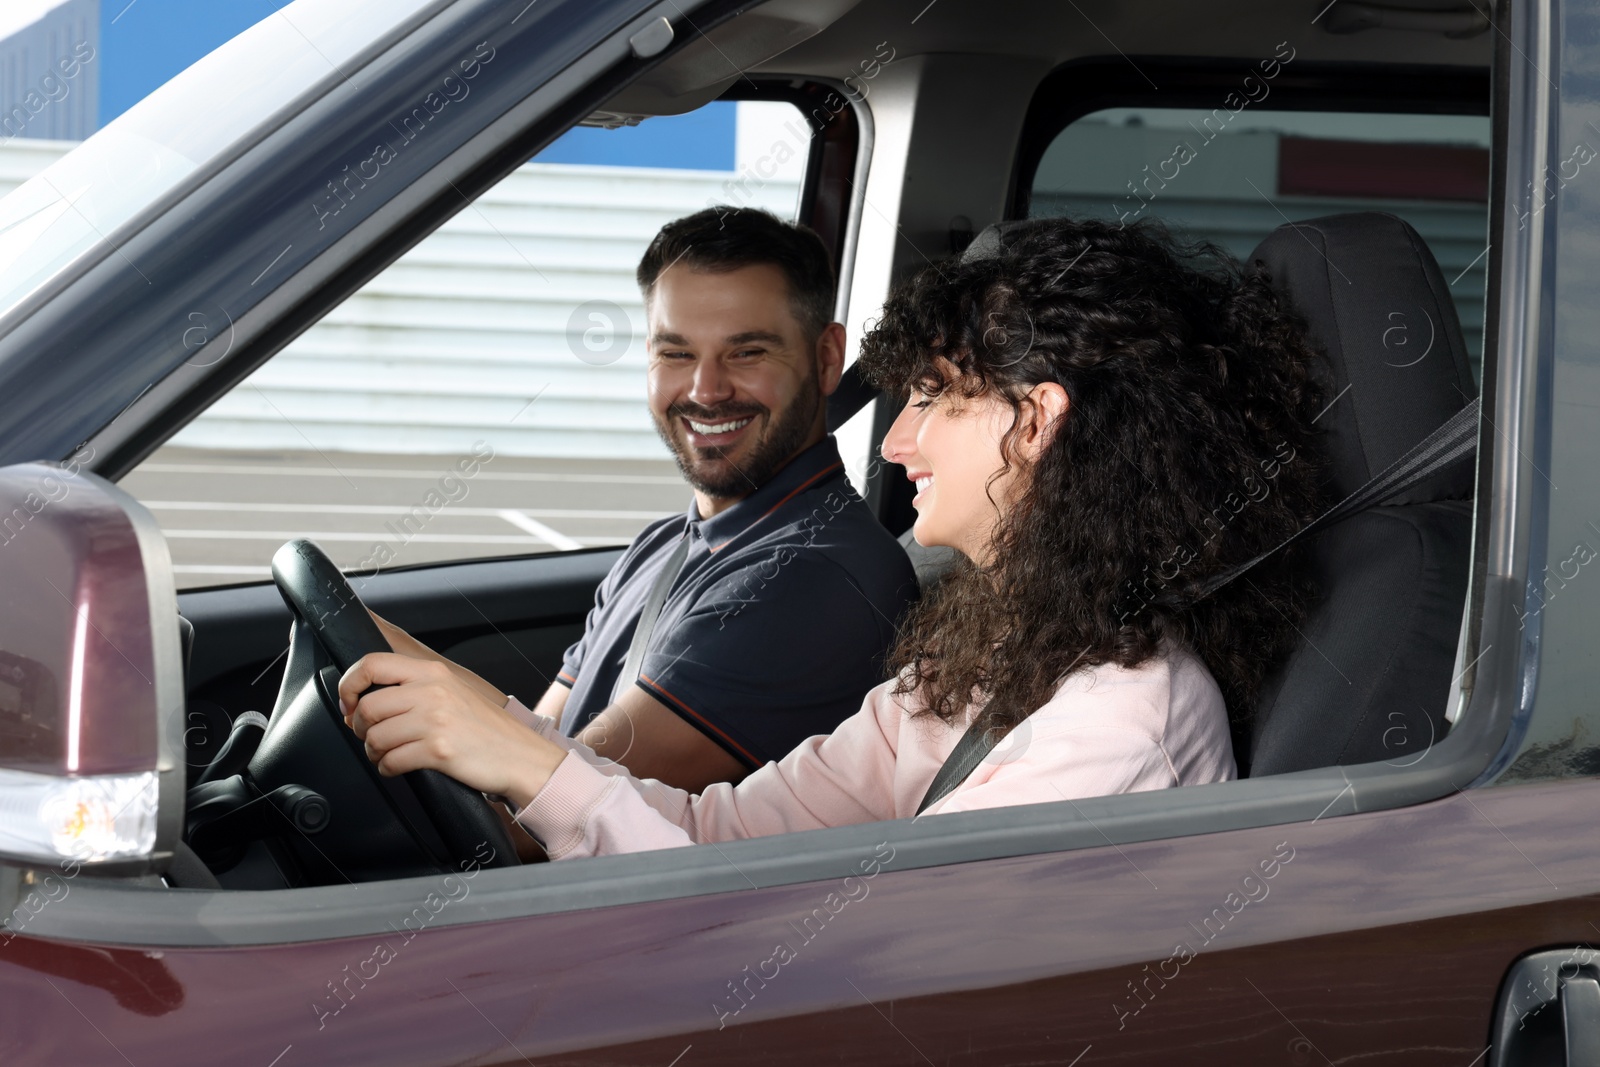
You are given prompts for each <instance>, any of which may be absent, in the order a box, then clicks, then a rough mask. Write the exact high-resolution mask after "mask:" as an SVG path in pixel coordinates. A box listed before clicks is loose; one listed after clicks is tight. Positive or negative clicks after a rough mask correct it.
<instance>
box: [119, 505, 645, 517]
mask: <svg viewBox="0 0 1600 1067" xmlns="http://www.w3.org/2000/svg"><path fill="white" fill-rule="evenodd" d="M140 503H141V504H143V505H144V506H145V507H147V508H149V509H151V510H152V511H263V512H271V513H273V514H283V513H289V514H294V513H297V512H307V513H310V514H317V515H387V516H389V517H390V518H395V519H399V518H403V517H404V516H405V514H406V511H407V508H406V507H405V506H402V505H396V504H285V503H271V504H245V503H233V502H231V501H221V500H141V501H140ZM415 506H417V507H423V505H421V504H418V505H415ZM425 510H426V509H425ZM505 510H506V509H504V508H476V507H473V508H469V507H462V506H461V505H458V504H447V505H445V506H444V507H440V508H436V509H433V511H432V513H433V514H440V515H465V516H470V517H474V518H488V517H494V518H503V517H504V516H503V515H502V514H501V513H502V512H503V511H505ZM518 510H520V511H521V513H522V514H524V515H531V516H534V517H536V518H542V519H646V520H648V519H659V518H661V517H662V516H663V515H665V514H668V513H667V512H664V511H622V510H614V509H612V510H608V509H603V508H521V509H518Z"/></svg>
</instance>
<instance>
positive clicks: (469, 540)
mask: <svg viewBox="0 0 1600 1067" xmlns="http://www.w3.org/2000/svg"><path fill="white" fill-rule="evenodd" d="M161 532H162V533H163V534H165V535H166V537H167V539H168V540H185V541H194V540H215V541H289V540H292V539H294V538H296V537H309V538H311V539H312V540H313V541H359V542H361V543H363V544H371V543H373V542H376V541H386V540H388V539H389V538H388V537H387V536H386V535H383V534H378V533H349V532H347V531H342V530H325V531H322V532H320V533H308V532H306V531H304V530H162V531H161ZM413 541H420V542H422V543H424V544H434V545H451V544H460V545H540V544H545V543H547V542H545V541H543V540H542V539H540V538H536V537H527V536H522V537H516V536H513V535H511V534H425V533H419V534H412V535H411V536H410V537H408V538H406V541H405V543H406V544H410V543H411V542H413ZM572 547H573V548H579V547H581V546H580V545H578V544H573V545H572Z"/></svg>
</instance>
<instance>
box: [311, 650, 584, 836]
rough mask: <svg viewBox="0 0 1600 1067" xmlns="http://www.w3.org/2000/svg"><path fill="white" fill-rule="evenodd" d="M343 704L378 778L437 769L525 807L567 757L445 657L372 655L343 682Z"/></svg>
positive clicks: (359, 664) (345, 677)
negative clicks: (445, 659) (487, 694)
mask: <svg viewBox="0 0 1600 1067" xmlns="http://www.w3.org/2000/svg"><path fill="white" fill-rule="evenodd" d="M375 685H377V686H383V687H384V688H382V689H374V690H372V692H369V693H368V692H366V691H367V690H368V689H371V687H372V686H375ZM362 693H366V695H365V696H362V695H361V694H362ZM339 706H340V710H341V711H342V712H343V713H344V719H345V723H346V724H347V725H348V726H349V727H350V728H351V729H352V730H354V731H355V733H356V736H357V737H359V738H361V739H362V741H364V742H365V743H366V748H367V757H368V758H369V759H371V760H372V761H373V762H374V763H376V764H377V765H378V771H379V773H381V774H384V775H397V774H404V773H406V772H407V771H414V770H419V769H423V768H431V769H433V770H437V771H442V772H444V773H445V774H447V775H449V776H450V777H452V778H454V779H456V780H457V781H458V782H461V783H463V784H464V785H468V786H471V787H472V788H473V789H477V790H479V791H480V792H484V793H497V794H500V795H501V796H503V797H505V798H506V799H507V800H509V801H510V802H511V803H512V804H514V805H515V806H516V807H517V808H518V809H521V808H523V807H525V806H526V805H527V804H528V802H529V801H531V800H532V799H533V798H534V797H535V796H537V795H538V793H539V790H540V789H542V788H544V783H545V782H547V781H548V780H549V779H550V775H551V774H553V773H554V772H555V769H556V766H557V765H558V764H559V763H560V762H561V760H562V759H563V758H564V757H565V755H566V753H565V752H564V751H563V750H562V749H561V748H560V746H558V745H554V744H551V743H550V742H549V741H546V740H545V739H544V738H542V737H540V736H539V735H538V734H537V733H535V732H534V731H533V730H530V729H528V727H526V726H524V725H523V724H522V723H520V722H518V721H516V720H515V719H514V718H512V717H511V715H509V714H508V713H507V712H506V710H505V709H504V708H503V707H499V706H496V705H495V704H494V703H493V702H492V701H491V700H490V699H489V698H488V697H486V696H485V695H484V694H483V692H482V691H481V690H479V689H478V688H477V687H475V686H473V685H472V684H471V683H470V682H468V681H467V680H465V679H463V678H462V677H461V676H460V675H458V674H457V673H456V672H455V671H453V670H452V669H451V667H450V665H449V664H448V663H447V662H444V661H442V660H423V659H415V658H412V657H410V656H405V655H400V654H397V653H393V652H371V653H368V654H367V655H365V656H363V657H361V659H359V660H357V661H356V662H355V663H354V664H353V665H352V666H351V667H350V669H349V670H348V671H346V672H345V673H344V677H343V678H341V679H340V680H339Z"/></svg>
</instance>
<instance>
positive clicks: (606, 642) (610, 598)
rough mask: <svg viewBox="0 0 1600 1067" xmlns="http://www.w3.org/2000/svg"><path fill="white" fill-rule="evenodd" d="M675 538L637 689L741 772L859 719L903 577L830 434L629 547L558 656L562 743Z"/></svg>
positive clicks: (903, 594) (907, 574)
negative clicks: (705, 510)
mask: <svg viewBox="0 0 1600 1067" xmlns="http://www.w3.org/2000/svg"><path fill="white" fill-rule="evenodd" d="M685 536H687V537H689V538H690V539H691V540H690V546H689V554H688V557H687V559H686V560H685V562H684V566H683V570H682V572H681V573H680V574H679V575H678V578H677V580H676V581H675V582H674V583H673V585H672V589H671V591H670V592H669V593H668V595H667V599H666V602H665V604H664V605H663V606H662V610H661V616H660V618H659V620H658V621H657V623H656V628H655V631H654V632H653V633H652V634H651V637H650V646H649V648H648V649H647V650H646V652H645V657H644V663H643V666H642V668H641V670H640V672H639V679H638V682H637V684H638V685H639V686H641V687H642V688H643V689H644V690H645V692H647V693H649V694H650V695H651V696H653V697H655V699H656V700H658V701H660V702H661V703H662V704H663V705H665V706H666V707H668V708H671V709H672V710H673V711H675V712H677V714H678V715H680V716H682V718H683V719H684V720H685V721H686V722H688V723H690V724H691V725H693V726H694V727H695V728H696V729H698V730H700V731H701V732H702V733H704V734H705V735H706V736H707V737H709V738H711V739H712V740H713V741H715V742H716V743H717V744H718V745H720V746H722V748H724V749H725V750H727V751H728V752H729V753H730V754H732V755H733V756H734V758H736V759H738V760H739V761H740V762H741V763H743V764H744V765H745V766H747V767H749V768H752V769H754V768H756V767H759V766H761V765H762V764H763V763H766V762H767V761H769V760H776V759H780V758H782V757H783V756H784V755H786V754H787V753H788V752H789V750H790V749H792V748H794V747H795V746H796V745H798V744H799V743H800V742H801V741H804V740H805V739H806V738H808V737H810V736H812V735H813V734H822V733H828V732H830V731H832V730H833V728H834V727H835V726H837V725H839V723H840V722H842V721H843V720H844V719H845V718H847V717H848V716H850V715H853V714H854V713H855V712H856V711H858V710H860V708H861V701H862V699H863V698H864V697H865V696H866V693H867V690H869V689H871V688H872V687H873V686H875V685H877V684H878V683H879V682H881V681H883V679H884V677H885V672H884V662H883V658H884V654H885V653H886V652H887V650H888V647H889V644H890V642H891V641H892V640H893V639H894V634H895V627H896V625H897V624H898V623H899V621H900V616H901V614H902V613H903V612H904V611H905V609H906V608H907V607H908V606H909V605H910V603H911V601H912V600H913V599H914V598H915V596H916V592H917V579H916V573H915V571H913V569H912V566H911V562H910V560H909V558H908V557H907V556H906V553H905V550H904V549H903V548H901V547H900V545H899V544H898V543H897V542H896V541H895V539H894V538H893V537H891V536H890V535H889V532H888V531H887V530H885V529H884V528H883V527H882V526H881V525H879V523H878V521H877V520H876V519H875V518H873V516H872V513H871V512H870V511H869V510H868V509H867V506H866V504H865V503H864V502H863V501H862V500H861V498H860V497H859V496H857V495H856V493H855V491H854V490H853V489H852V488H851V487H850V483H849V481H848V480H847V479H846V478H845V474H844V463H843V462H842V461H841V460H840V458H839V449H838V446H837V445H836V444H835V442H834V439H833V437H832V436H829V437H826V438H824V439H823V440H822V441H819V442H818V443H817V444H815V445H813V446H812V447H810V448H808V449H806V450H805V451H804V452H801V453H800V454H799V455H798V456H796V457H795V458H794V459H792V460H790V461H789V463H788V464H787V465H785V466H784V467H783V469H782V470H780V471H779V472H778V473H777V474H776V475H774V476H773V478H772V480H771V481H769V482H767V484H765V485H763V486H761V488H759V489H757V490H756V491H755V492H753V493H751V494H750V495H749V496H747V497H745V498H744V499H743V500H741V501H739V502H738V503H736V504H734V505H733V506H732V507H730V508H728V509H726V510H724V511H722V512H720V513H718V514H717V515H715V516H713V517H711V518H709V519H702V518H700V515H699V512H698V511H697V509H696V508H695V505H694V502H693V501H691V502H690V504H689V511H688V514H687V515H674V516H670V517H668V518H664V519H660V520H658V521H656V522H653V523H651V524H650V525H649V526H648V527H646V528H645V529H644V531H643V532H642V533H640V534H639V536H638V537H637V538H635V539H634V541H633V544H631V545H629V546H628V550H627V552H625V553H624V554H623V556H622V558H621V559H620V560H618V561H617V563H616V565H615V566H613V567H612V568H611V573H609V574H607V575H606V578H605V581H603V582H601V583H600V588H599V589H598V590H596V592H595V598H594V608H593V609H592V610H591V611H590V612H589V617H588V619H587V621H586V622H585V623H584V628H583V636H582V637H581V638H579V639H578V641H577V643H576V644H574V645H573V646H572V647H571V648H569V649H567V654H566V658H565V660H564V662H563V663H562V670H561V673H560V675H559V679H560V681H561V682H562V683H563V684H565V685H567V686H568V687H570V688H571V690H572V692H571V694H569V696H568V697H567V703H566V707H565V709H564V710H563V712H562V714H561V729H562V731H563V732H564V733H566V734H567V735H569V736H571V735H574V734H576V733H577V732H578V731H579V730H581V729H582V728H583V727H584V726H585V725H587V724H588V723H589V721H590V720H591V719H593V718H594V717H595V716H596V715H598V714H599V713H600V712H601V711H603V710H604V709H605V708H606V707H607V706H609V705H610V703H611V694H612V690H613V689H614V688H615V686H616V683H617V678H618V676H619V675H620V674H621V673H622V667H623V663H624V661H625V660H626V659H627V656H628V646H629V645H630V644H631V643H632V641H633V632H634V629H635V628H636V627H637V625H638V622H639V614H640V612H641V611H642V610H643V608H644V601H645V598H646V597H647V596H648V595H649V592H650V587H651V585H652V584H654V582H655V579H656V576H657V575H658V574H660V573H661V568H662V567H663V566H664V565H665V564H666V561H667V557H668V556H670V555H671V554H672V551H673V549H674V548H676V547H677V544H678V540H679V538H681V537H685Z"/></svg>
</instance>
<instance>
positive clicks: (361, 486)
mask: <svg viewBox="0 0 1600 1067" xmlns="http://www.w3.org/2000/svg"><path fill="white" fill-rule="evenodd" d="M473 462H476V463H477V466H476V470H475V471H472V473H470V474H469V473H466V472H465V471H463V470H462V469H460V466H459V465H461V464H466V465H468V470H471V467H470V464H472V463H473ZM121 486H122V488H123V489H125V490H127V491H128V492H130V493H132V494H133V495H134V496H135V497H137V498H138V499H139V501H140V502H141V503H143V504H144V505H145V506H146V507H148V508H149V509H150V511H151V513H152V514H154V515H155V517H156V521H157V522H159V523H160V524H161V528H162V530H163V531H164V532H165V533H166V537H167V543H168V545H169V546H170V547H171V550H172V561H173V566H174V570H175V572H176V577H177V583H178V588H179V589H197V588H202V587H205V586H214V585H231V584H235V583H239V582H255V581H261V580H262V579H265V578H268V577H270V576H271V568H270V566H269V564H270V561H271V559H272V554H273V552H275V551H277V549H278V546H279V545H281V544H283V542H285V541H287V540H289V539H290V538H293V537H309V538H311V539H312V540H314V541H316V542H317V543H318V544H320V545H321V546H322V547H323V549H324V550H326V551H327V553H328V555H329V556H331V557H332V558H333V561H334V562H335V563H337V564H338V565H339V566H340V567H341V568H345V569H357V568H366V569H370V568H372V567H374V566H383V567H386V568H387V567H396V566H405V565H407V564H414V563H435V562H441V561H445V560H458V559H471V558H474V557H480V556H505V555H516V554H522V553H535V552H553V551H562V550H568V549H575V548H589V547H593V546H603V545H623V544H627V543H628V542H629V541H630V540H632V539H633V537H634V535H635V534H637V533H638V532H639V530H641V529H642V528H643V527H644V526H645V525H646V524H647V523H648V522H650V520H652V519H655V518H658V517H660V516H662V515H667V514H671V513H673V512H678V511H682V510H683V509H684V508H686V507H687V506H688V501H689V489H688V487H687V486H686V485H685V484H684V481H683V479H682V478H681V477H680V476H679V475H678V470H677V467H676V466H674V464H673V463H672V462H671V461H670V460H659V461H652V460H592V459H570V460H569V459H530V458H525V457H520V456H502V455H495V456H493V457H492V458H490V459H488V460H487V461H477V460H476V459H475V457H473V456H472V455H470V454H469V453H463V454H462V455H459V456H454V455H449V456H445V455H413V456H406V455H393V454H369V453H355V452H327V451H324V452H318V451H315V450H307V451H303V452H300V451H279V450H270V451H268V450H249V451H245V450H240V451H232V450H221V449H197V448H183V447H173V446H169V447H165V448H161V449H158V450H157V451H156V452H155V453H153V454H152V455H151V456H150V457H149V458H148V459H146V460H145V461H144V462H143V463H141V464H140V465H139V466H138V467H137V468H135V469H134V470H133V471H131V472H130V473H129V474H128V475H127V476H126V477H125V478H123V479H122V482H121Z"/></svg>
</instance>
